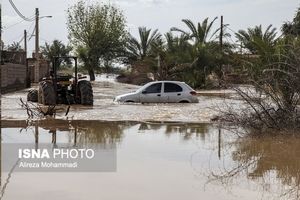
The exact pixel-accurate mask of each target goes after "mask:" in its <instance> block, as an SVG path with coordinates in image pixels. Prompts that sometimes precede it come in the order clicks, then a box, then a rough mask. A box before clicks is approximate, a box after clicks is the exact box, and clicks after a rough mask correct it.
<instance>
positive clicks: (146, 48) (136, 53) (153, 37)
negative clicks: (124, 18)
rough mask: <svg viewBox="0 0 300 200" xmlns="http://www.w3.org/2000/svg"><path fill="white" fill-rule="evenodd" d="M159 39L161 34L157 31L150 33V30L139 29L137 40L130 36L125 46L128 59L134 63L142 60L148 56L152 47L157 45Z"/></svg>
mask: <svg viewBox="0 0 300 200" xmlns="http://www.w3.org/2000/svg"><path fill="white" fill-rule="evenodd" d="M160 38H161V34H159V33H158V30H157V29H156V30H154V31H152V33H151V29H147V28H146V27H139V38H138V39H137V38H135V37H133V36H132V35H130V36H129V41H128V44H127V52H128V54H129V58H130V59H132V60H135V61H136V60H144V58H145V57H147V56H149V54H150V52H151V47H152V45H154V44H155V43H158V42H159V40H160Z"/></svg>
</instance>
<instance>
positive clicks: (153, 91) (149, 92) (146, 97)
mask: <svg viewBox="0 0 300 200" xmlns="http://www.w3.org/2000/svg"><path fill="white" fill-rule="evenodd" d="M161 89H162V83H154V84H152V85H150V86H148V87H147V88H145V89H144V90H143V91H142V92H141V94H140V99H141V102H142V103H160V102H162V99H161Z"/></svg>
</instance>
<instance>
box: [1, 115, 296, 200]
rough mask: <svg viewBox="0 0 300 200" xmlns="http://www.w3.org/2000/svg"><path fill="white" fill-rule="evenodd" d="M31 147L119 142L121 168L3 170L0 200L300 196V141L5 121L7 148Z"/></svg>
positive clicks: (184, 127)
mask: <svg viewBox="0 0 300 200" xmlns="http://www.w3.org/2000/svg"><path fill="white" fill-rule="evenodd" d="M25 142H26V143H31V144H35V143H47V144H50V145H55V148H59V147H60V144H63V143H67V144H70V145H79V144H85V145H92V144H110V145H111V144H114V145H115V147H116V152H117V157H116V159H117V166H116V170H115V171H113V172H109V173H108V172H99V173H87V172H81V173H62V172H60V173H50V172H46V173H35V172H30V173H22V172H14V171H13V170H11V172H10V173H7V172H2V174H1V183H2V187H1V189H2V190H1V198H0V199H5V200H15V199H22V200H34V199H44V200H48V199H49V200H50V199H51V200H52V199H64V200H74V199H76V200H83V199H104V200H108V199H124V200H141V199H143V200H147V199H149V200H150V199H151V200H152V199H172V200H182V199H189V200H194V199H197V200H198V199H212V200H214V199H230V200H231V199H249V200H250V199H251V200H253V199H297V195H298V192H299V183H300V182H299V178H300V172H299V171H300V161H299V159H298V156H299V153H300V152H299V151H300V149H299V145H300V138H297V137H289V138H287V137H280V136H277V137H271V136H266V137H260V138H253V137H243V138H240V137H238V136H237V135H236V134H234V133H231V132H229V131H226V130H224V129H222V128H219V127H217V126H214V125H211V124H205V123H200V124H199V123H159V122H153V123H150V122H149V123H143V122H133V121H131V122H128V121H122V122H116V121H111V122H107V121H97V120H94V121H80V120H77V121H65V120H44V121H39V122H31V123H29V122H26V121H11V120H10V121H2V144H6V143H25ZM3 162H5V161H3Z"/></svg>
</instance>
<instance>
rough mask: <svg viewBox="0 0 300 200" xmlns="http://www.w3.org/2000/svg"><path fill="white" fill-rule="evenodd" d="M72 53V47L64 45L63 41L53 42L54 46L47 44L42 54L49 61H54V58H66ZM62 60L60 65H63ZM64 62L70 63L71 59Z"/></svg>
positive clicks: (43, 47) (42, 48)
mask: <svg viewBox="0 0 300 200" xmlns="http://www.w3.org/2000/svg"><path fill="white" fill-rule="evenodd" d="M71 51H72V47H71V46H68V45H64V44H63V43H62V41H59V40H53V42H52V44H48V43H47V42H46V43H45V46H42V47H41V52H42V54H43V55H44V56H45V57H46V58H47V59H48V60H52V59H53V57H66V56H68V55H69V53H70V52H71ZM61 62H62V61H61V60H60V61H59V64H61ZM64 62H66V63H67V64H68V63H70V60H69V59H65V60H64Z"/></svg>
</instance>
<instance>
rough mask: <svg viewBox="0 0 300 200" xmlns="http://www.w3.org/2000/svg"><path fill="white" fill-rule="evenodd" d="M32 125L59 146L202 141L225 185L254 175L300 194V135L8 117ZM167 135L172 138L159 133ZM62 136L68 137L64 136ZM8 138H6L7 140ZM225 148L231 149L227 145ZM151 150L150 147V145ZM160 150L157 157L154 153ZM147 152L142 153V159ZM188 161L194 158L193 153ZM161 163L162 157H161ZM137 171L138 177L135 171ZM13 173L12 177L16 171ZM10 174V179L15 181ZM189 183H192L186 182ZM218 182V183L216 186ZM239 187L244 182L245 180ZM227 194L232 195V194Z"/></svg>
mask: <svg viewBox="0 0 300 200" xmlns="http://www.w3.org/2000/svg"><path fill="white" fill-rule="evenodd" d="M28 127H31V130H33V132H34V139H33V140H32V141H31V142H32V143H35V144H36V147H38V144H39V143H52V144H53V147H54V148H56V147H57V146H58V145H59V143H66V142H67V143H69V144H70V145H73V146H76V145H79V144H80V145H83V146H93V144H105V145H112V144H118V143H122V142H124V140H127V141H128V140H129V138H132V137H133V138H134V137H140V136H143V135H149V136H150V137H151V138H156V139H157V140H155V142H156V143H158V144H156V143H154V144H153V145H154V147H153V148H157V149H160V151H159V150H158V152H159V153H160V154H162V153H163V152H164V150H166V152H169V153H170V155H172V156H173V155H174V154H179V155H181V152H180V151H182V150H183V149H181V150H178V149H179V148H180V147H179V146H175V147H176V148H174V146H171V147H168V146H167V145H166V144H167V143H168V142H174V141H172V140H169V138H173V137H179V138H180V139H181V141H184V144H180V145H188V146H189V148H190V149H192V148H191V147H193V145H194V144H195V143H197V147H196V148H199V149H198V152H200V154H199V156H201V158H199V161H198V162H199V163H200V164H201V165H204V164H206V161H208V160H210V159H211V160H213V162H211V163H210V164H209V165H210V166H209V167H210V170H211V171H212V172H213V176H212V177H211V179H210V180H212V181H218V182H219V183H222V184H229V183H230V182H231V181H235V182H238V183H241V182H243V183H244V182H247V181H245V180H249V181H250V182H253V183H255V184H256V185H261V183H263V186H261V187H260V186H258V187H260V188H263V189H266V192H270V193H272V191H273V190H276V189H278V188H280V189H281V191H280V195H282V196H284V197H285V198H294V199H297V198H298V197H299V195H298V192H299V191H300V188H299V185H300V160H299V159H298V155H300V148H299V147H300V138H297V137H283V136H282V137H279V136H277V137H269V136H266V137H259V138H258V137H256V138H255V137H244V138H237V137H235V136H233V135H230V133H229V132H226V131H225V130H221V129H218V128H216V127H214V126H212V125H208V124H193V123H150V122H149V123H141V122H103V121H65V120H45V121H38V122H30V123H29V124H28V122H26V121H18V122H12V121H2V128H4V130H6V129H7V128H19V129H26V131H27V128H28ZM28 132H29V129H28ZM162 134H164V135H165V136H167V137H159V136H160V135H162ZM45 135H48V136H49V135H50V136H51V137H50V140H49V138H47V137H44V136H45ZM61 135H64V136H65V137H61ZM18 136H20V135H18ZM157 136H158V137H157ZM229 138H230V139H229ZM148 139H149V138H148ZM159 140H166V141H162V142H163V143H161V144H159ZM137 141H138V142H141V141H145V140H137ZM3 142H6V141H5V140H4V141H3ZM133 144H135V143H133ZM144 145H145V144H144V143H143V144H141V146H144ZM159 145H162V146H159ZM163 145H165V146H163ZM141 146H138V147H137V148H141ZM211 147H212V148H211ZM224 147H227V148H225V149H221V148H224ZM124 148H126V147H123V149H124ZM150 148H151V146H150ZM145 149H146V150H148V151H149V149H147V148H145ZM145 149H134V151H136V152H139V151H140V150H141V151H142V150H145ZM146 150H145V151H146ZM155 150H156V149H155ZM216 150H217V151H216ZM221 150H222V151H221ZM212 152H213V154H212ZM191 154H194V152H191ZM191 154H190V155H191ZM155 155H156V154H155ZM155 155H152V156H153V157H154V156H155ZM190 155H189V156H190ZM144 157H145V156H142V158H144ZM173 157H174V156H173ZM173 157H172V158H173ZM160 159H161V158H160ZM0 160H1V159H0ZM183 160H185V161H188V160H189V157H187V158H184V159H183ZM155 161H156V160H154V162H155ZM157 162H160V161H159V159H158V160H157ZM207 163H208V162H207ZM224 163H227V165H226V170H220V171H218V170H219V169H220V166H223V167H224ZM176 164H177V163H176V162H173V163H172V166H173V167H174V168H175V169H176ZM207 165H208V164H207ZM12 169H13V166H12ZM179 169H180V168H179ZM199 170H202V171H204V170H203V169H202V168H199ZM180 172H181V171H180V170H178V171H177V173H179V174H180ZM0 175H1V174H0ZM132 175H133V176H134V174H132ZM206 175H208V174H206ZM175 176H176V175H175ZM8 177H9V178H10V177H11V174H10V175H8ZM9 178H8V179H6V180H9ZM8 182H9V181H7V183H8ZM158 182H159V181H158ZM266 185H270V187H269V188H266V187H265V186H266ZM186 187H190V186H189V185H186ZM212 187H216V186H215V185H212ZM237 187H239V184H238V186H237ZM5 188H7V184H5V185H3V186H2V187H1V191H2V192H3V194H4V190H5ZM3 194H2V195H3ZM199 198H201V196H199ZM0 199H2V198H0ZM227 199H231V197H229V198H227Z"/></svg>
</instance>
